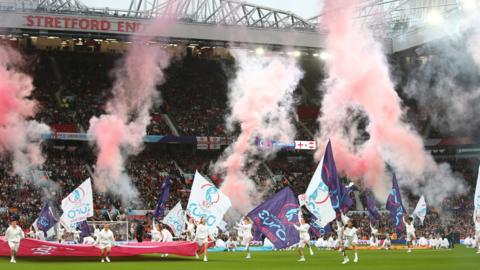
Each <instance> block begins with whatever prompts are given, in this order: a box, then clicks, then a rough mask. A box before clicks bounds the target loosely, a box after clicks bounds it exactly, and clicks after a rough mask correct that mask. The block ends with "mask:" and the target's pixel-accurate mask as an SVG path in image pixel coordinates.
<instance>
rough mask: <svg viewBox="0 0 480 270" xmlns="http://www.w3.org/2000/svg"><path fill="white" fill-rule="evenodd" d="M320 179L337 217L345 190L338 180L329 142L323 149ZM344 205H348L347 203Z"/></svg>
mask: <svg viewBox="0 0 480 270" xmlns="http://www.w3.org/2000/svg"><path fill="white" fill-rule="evenodd" d="M322 179H323V182H324V183H325V184H326V185H327V187H328V193H329V194H330V200H331V202H332V206H333V209H334V210H335V212H337V216H338V215H339V213H340V210H341V208H342V205H343V198H344V195H343V193H345V190H344V187H343V185H341V184H340V180H339V178H338V173H337V167H336V165H335V159H334V157H333V150H332V143H331V142H330V141H328V144H327V147H326V148H325V154H324V156H323V166H322ZM342 187H343V188H342ZM345 199H346V198H345ZM347 200H348V199H347ZM345 203H346V204H348V201H346V202H345ZM345 206H346V205H345Z"/></svg>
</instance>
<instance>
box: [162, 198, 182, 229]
mask: <svg viewBox="0 0 480 270" xmlns="http://www.w3.org/2000/svg"><path fill="white" fill-rule="evenodd" d="M163 224H166V225H168V226H169V227H170V228H171V229H172V231H173V234H174V235H175V236H180V235H181V234H182V233H183V229H184V227H185V211H183V208H182V204H181V203H180V202H178V203H177V204H176V205H175V206H174V207H173V208H172V209H170V211H169V212H168V214H167V215H166V216H165V218H164V219H163Z"/></svg>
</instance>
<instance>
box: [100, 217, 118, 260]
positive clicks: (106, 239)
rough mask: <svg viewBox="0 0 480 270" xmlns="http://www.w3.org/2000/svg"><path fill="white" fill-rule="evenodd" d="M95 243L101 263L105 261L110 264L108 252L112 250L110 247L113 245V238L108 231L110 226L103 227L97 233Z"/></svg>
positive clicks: (111, 233) (110, 231)
mask: <svg viewBox="0 0 480 270" xmlns="http://www.w3.org/2000/svg"><path fill="white" fill-rule="evenodd" d="M96 243H97V244H98V245H99V246H100V250H101V252H102V263H103V262H105V261H107V262H110V258H109V256H110V251H111V250H112V246H113V245H115V237H114V235H113V232H112V230H110V224H105V225H104V226H103V230H101V231H100V233H98V238H97V242H96Z"/></svg>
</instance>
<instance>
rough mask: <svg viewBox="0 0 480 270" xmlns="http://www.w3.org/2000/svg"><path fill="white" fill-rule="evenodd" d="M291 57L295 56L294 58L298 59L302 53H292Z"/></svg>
mask: <svg viewBox="0 0 480 270" xmlns="http://www.w3.org/2000/svg"><path fill="white" fill-rule="evenodd" d="M292 55H293V56H295V57H300V56H301V55H302V53H301V52H300V51H294V52H292Z"/></svg>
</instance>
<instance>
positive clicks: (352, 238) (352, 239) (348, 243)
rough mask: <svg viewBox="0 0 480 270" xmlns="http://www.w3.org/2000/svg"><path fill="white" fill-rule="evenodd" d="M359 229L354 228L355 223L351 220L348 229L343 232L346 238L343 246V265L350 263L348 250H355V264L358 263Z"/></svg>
mask: <svg viewBox="0 0 480 270" xmlns="http://www.w3.org/2000/svg"><path fill="white" fill-rule="evenodd" d="M357 231H358V229H357V228H355V227H354V226H353V222H352V221H351V220H349V221H348V224H347V227H346V228H345V230H344V231H343V235H344V236H345V242H344V244H343V262H342V264H346V263H348V262H349V261H350V259H349V258H348V256H347V249H351V248H353V250H354V251H355V259H354V260H353V261H354V262H358V254H357V242H358V236H357Z"/></svg>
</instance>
